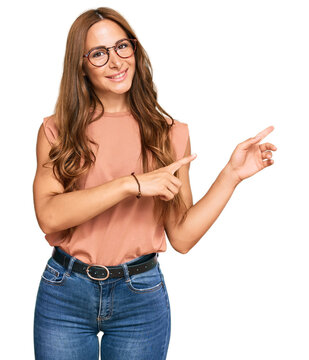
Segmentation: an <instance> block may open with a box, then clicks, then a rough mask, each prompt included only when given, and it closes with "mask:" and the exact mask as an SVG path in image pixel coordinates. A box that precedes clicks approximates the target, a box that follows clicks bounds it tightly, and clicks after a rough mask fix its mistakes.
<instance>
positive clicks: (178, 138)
mask: <svg viewBox="0 0 309 360" xmlns="http://www.w3.org/2000/svg"><path fill="white" fill-rule="evenodd" d="M165 119H166V121H167V122H168V124H169V125H171V124H172V120H171V119H170V118H167V117H166V118H165ZM169 134H170V139H171V142H172V145H173V147H174V149H175V151H176V160H178V159H180V158H182V157H183V154H184V153H185V149H186V147H187V143H188V139H189V126H188V124H187V123H185V122H182V121H179V120H176V119H174V125H172V126H171V128H170V133H169Z"/></svg>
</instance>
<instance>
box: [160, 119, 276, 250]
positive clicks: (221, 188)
mask: <svg viewBox="0 0 309 360" xmlns="http://www.w3.org/2000/svg"><path fill="white" fill-rule="evenodd" d="M273 130H274V127H273V126H269V127H268V128H266V129H264V130H263V131H261V132H260V133H259V134H258V135H257V136H256V137H254V138H249V139H247V140H245V141H244V142H242V143H240V144H238V145H237V146H236V148H235V150H234V151H233V153H232V155H231V158H230V160H229V162H228V163H227V164H226V166H225V167H224V168H223V169H222V171H221V172H220V173H219V175H218V177H217V178H216V180H215V182H214V183H213V184H212V185H211V187H210V189H209V190H208V192H207V193H206V194H205V195H204V196H203V197H202V198H201V199H200V200H199V201H198V202H197V203H196V204H194V205H193V203H192V195H191V188H190V181H189V167H190V164H186V165H184V166H181V167H180V168H179V179H180V180H181V182H182V186H181V187H180V192H182V194H183V197H184V200H185V203H186V205H187V207H188V211H187V217H186V219H185V221H184V222H183V223H178V224H176V223H175V221H174V219H175V218H174V214H173V212H172V213H171V216H170V217H168V218H166V219H165V221H164V227H165V230H166V233H167V236H168V239H169V241H170V243H171V245H172V247H173V248H174V249H175V250H176V251H178V252H180V253H182V254H185V253H187V252H188V251H189V250H190V249H192V248H193V246H194V245H195V244H196V243H197V242H198V241H199V240H200V239H201V238H202V237H203V235H204V234H205V233H206V232H207V231H208V230H209V228H210V227H211V226H212V224H213V223H214V222H215V221H216V219H217V218H218V216H219V215H220V213H221V212H222V210H223V209H224V207H225V205H226V204H227V202H228V201H229V199H230V197H231V196H232V194H233V192H234V190H235V188H236V186H237V185H238V184H239V183H240V182H241V181H242V180H244V179H246V178H248V177H250V176H252V175H254V174H255V173H257V172H258V171H260V170H262V169H264V168H265V167H268V166H270V165H272V164H273V163H274V160H272V159H271V157H272V152H271V151H276V150H277V148H276V147H275V146H274V145H273V144H271V143H264V144H258V143H259V142H260V141H261V140H262V139H263V138H264V137H266V136H267V135H268V134H269V133H270V132H272V131H273ZM190 154H191V146H190V141H188V145H187V148H186V152H185V154H184V156H189V155H190ZM265 159H267V160H265ZM263 160H265V161H263Z"/></svg>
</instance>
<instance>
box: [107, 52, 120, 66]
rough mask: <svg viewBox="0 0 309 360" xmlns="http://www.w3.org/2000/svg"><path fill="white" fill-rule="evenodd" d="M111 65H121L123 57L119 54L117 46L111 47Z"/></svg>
mask: <svg viewBox="0 0 309 360" xmlns="http://www.w3.org/2000/svg"><path fill="white" fill-rule="evenodd" d="M108 62H109V65H116V66H119V65H120V62H121V59H120V57H119V56H118V55H117V53H116V50H115V48H112V49H109V61H108Z"/></svg>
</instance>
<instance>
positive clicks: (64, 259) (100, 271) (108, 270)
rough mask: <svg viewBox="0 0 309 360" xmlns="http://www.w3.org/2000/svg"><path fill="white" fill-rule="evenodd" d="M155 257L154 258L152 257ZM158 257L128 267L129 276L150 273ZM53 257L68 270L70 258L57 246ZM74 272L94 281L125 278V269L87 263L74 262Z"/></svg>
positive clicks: (155, 255)
mask: <svg viewBox="0 0 309 360" xmlns="http://www.w3.org/2000/svg"><path fill="white" fill-rule="evenodd" d="M151 255H153V256H151ZM158 255H159V254H157V253H153V254H149V256H151V258H150V259H149V260H147V261H144V262H142V263H139V264H132V265H130V264H129V265H128V271H129V276H131V275H134V274H140V273H143V272H144V271H148V270H150V269H152V268H153V267H154V266H156V264H157V262H158ZM52 257H53V258H54V259H55V260H56V261H57V262H58V263H59V264H60V265H62V266H64V267H65V268H66V269H67V268H68V265H69V262H70V258H69V257H68V256H66V255H65V254H63V253H61V252H60V251H58V249H57V247H56V246H55V247H54V249H53V254H52ZM72 271H76V272H78V273H81V274H84V275H88V277H90V278H91V279H94V280H106V279H107V278H117V277H123V276H124V272H123V267H122V266H121V265H120V266H104V265H88V264H85V263H79V262H77V261H74V264H73V267H72Z"/></svg>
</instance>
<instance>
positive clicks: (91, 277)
mask: <svg viewBox="0 0 309 360" xmlns="http://www.w3.org/2000/svg"><path fill="white" fill-rule="evenodd" d="M93 266H97V267H101V268H104V269H106V271H107V276H106V277H104V278H95V277H93V276H91V275H90V274H89V268H91V267H93ZM86 272H87V275H88V277H90V279H93V280H105V279H107V278H108V277H109V270H108V268H107V267H106V266H104V265H95V264H93V265H89V266H87V269H86Z"/></svg>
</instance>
